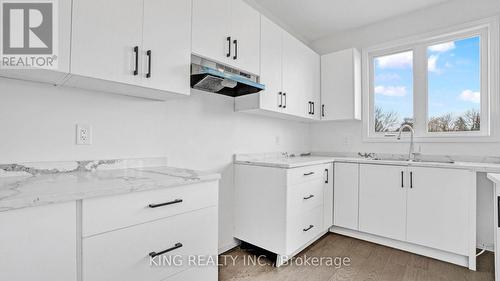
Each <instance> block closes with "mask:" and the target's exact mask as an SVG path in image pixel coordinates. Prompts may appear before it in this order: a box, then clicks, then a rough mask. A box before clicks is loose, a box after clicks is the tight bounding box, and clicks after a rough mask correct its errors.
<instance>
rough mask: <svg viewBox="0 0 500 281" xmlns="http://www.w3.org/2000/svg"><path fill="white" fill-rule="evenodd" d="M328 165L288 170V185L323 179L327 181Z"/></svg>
mask: <svg viewBox="0 0 500 281" xmlns="http://www.w3.org/2000/svg"><path fill="white" fill-rule="evenodd" d="M328 167H329V165H328V164H322V165H314V166H306V167H299V168H293V169H288V170H287V175H286V176H287V185H294V184H298V183H303V182H308V181H313V180H317V179H323V181H326V177H327V173H326V169H328Z"/></svg>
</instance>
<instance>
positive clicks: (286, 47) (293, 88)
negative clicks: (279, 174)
mask: <svg viewBox="0 0 500 281" xmlns="http://www.w3.org/2000/svg"><path fill="white" fill-rule="evenodd" d="M260 50H261V53H260V67H261V68H260V79H261V83H262V84H264V85H265V86H266V89H265V90H264V91H261V92H260V93H256V94H251V95H246V96H241V97H237V98H236V99H235V110H236V111H241V112H248V113H256V114H261V115H268V116H273V117H278V118H284V119H296V120H302V121H307V120H311V119H313V120H314V119H319V116H320V104H319V103H320V57H319V55H318V54H316V53H315V52H314V51H313V50H311V49H310V48H309V47H307V46H306V45H305V44H303V43H302V42H300V41H299V40H298V39H296V38H294V37H293V36H291V35H290V34H288V33H287V32H286V31H284V30H283V29H282V28H281V27H279V26H278V25H276V24H275V23H273V22H272V21H270V20H269V19H267V18H266V17H264V16H261V32H260Z"/></svg>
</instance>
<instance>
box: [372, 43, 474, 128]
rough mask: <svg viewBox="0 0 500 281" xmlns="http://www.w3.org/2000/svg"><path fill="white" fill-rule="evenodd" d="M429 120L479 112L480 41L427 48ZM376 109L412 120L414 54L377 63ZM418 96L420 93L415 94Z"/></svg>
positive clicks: (410, 53) (390, 57) (377, 59)
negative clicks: (451, 114)
mask: <svg viewBox="0 0 500 281" xmlns="http://www.w3.org/2000/svg"><path fill="white" fill-rule="evenodd" d="M427 64H428V72H427V73H428V86H427V87H428V101H427V102H428V106H429V112H428V117H429V118H431V117H433V116H439V115H442V114H445V113H453V114H454V115H455V116H456V115H460V114H462V113H463V112H465V111H467V110H470V109H476V110H477V111H479V108H480V98H479V97H480V93H479V92H480V84H481V83H480V39H479V37H473V38H468V39H463V40H458V41H454V42H446V43H440V44H438V45H433V46H429V47H428V48H427ZM374 68H375V73H374V75H375V77H374V81H375V85H374V86H375V106H379V107H382V108H383V109H384V111H396V112H398V113H399V116H400V118H401V120H402V119H403V118H412V117H413V95H414V93H413V53H412V51H408V52H404V53H398V54H394V55H389V56H384V57H378V58H376V59H375V66H374ZM415 94H418V93H415Z"/></svg>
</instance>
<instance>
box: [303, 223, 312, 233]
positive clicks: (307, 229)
mask: <svg viewBox="0 0 500 281" xmlns="http://www.w3.org/2000/svg"><path fill="white" fill-rule="evenodd" d="M313 227H314V225H312V224H310V225H309V227H308V228H304V229H302V231H304V232H306V231H309V230H311V228H313Z"/></svg>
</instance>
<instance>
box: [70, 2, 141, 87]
mask: <svg viewBox="0 0 500 281" xmlns="http://www.w3.org/2000/svg"><path fill="white" fill-rule="evenodd" d="M142 10H143V0H125V1H124V0H109V1H100V0H74V1H73V33H72V45H71V48H72V50H71V73H72V74H75V75H81V76H85V77H91V78H97V79H102V80H108V81H114V82H119V83H125V84H132V85H140V84H141V76H140V75H139V63H136V60H139V59H140V58H141V56H140V50H141V49H142V48H141V47H142V22H143V14H142ZM111 15H112V16H111Z"/></svg>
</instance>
